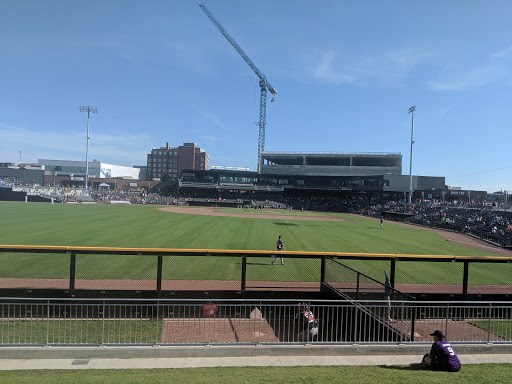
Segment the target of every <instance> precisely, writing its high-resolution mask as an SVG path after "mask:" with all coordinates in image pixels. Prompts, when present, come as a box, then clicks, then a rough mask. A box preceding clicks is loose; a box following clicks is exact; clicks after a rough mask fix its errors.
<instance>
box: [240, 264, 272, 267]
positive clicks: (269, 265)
mask: <svg viewBox="0 0 512 384" xmlns="http://www.w3.org/2000/svg"><path fill="white" fill-rule="evenodd" d="M237 264H242V263H237ZM247 265H266V266H268V267H271V266H272V264H269V263H247Z"/></svg>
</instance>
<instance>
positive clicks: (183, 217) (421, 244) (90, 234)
mask: <svg viewBox="0 0 512 384" xmlns="http://www.w3.org/2000/svg"><path fill="white" fill-rule="evenodd" d="M158 208H160V207H158V206H148V205H128V206H121V205H108V204H106V205H103V204H98V205H96V204H54V205H51V204H48V203H23V202H0V214H1V224H0V225H1V227H0V244H9V245H61V246H98V247H133V248H187V249H230V250H269V251H273V250H274V249H275V242H276V240H277V236H278V235H281V236H283V241H284V244H285V247H286V250H287V251H327V252H329V251H332V252H356V253H389V254H420V255H457V256H500V255H498V254H493V253H492V252H483V251H480V250H476V249H472V248H467V247H462V246H459V245H457V244H456V243H453V242H451V241H447V240H446V239H445V238H443V237H442V236H440V235H438V234H437V233H435V232H432V231H425V230H422V229H420V228H410V227H406V226H401V225H398V224H395V223H392V222H386V223H385V225H384V228H383V229H381V228H380V225H379V223H378V221H376V220H372V219H369V218H364V217H357V216H351V215H343V214H334V213H323V214H322V213H316V212H315V213H311V212H299V211H288V210H286V211H280V210H276V211H273V212H275V214H280V215H283V214H285V215H290V214H294V215H297V216H301V215H312V214H313V215H315V216H320V215H325V216H336V217H339V218H341V219H344V220H338V221H311V220H293V219H279V218H275V219H274V218H270V219H269V218H247V217H243V216H241V217H220V216H202V215H191V214H182V213H170V212H165V211H162V210H159V209H158ZM228 211H230V212H231V211H233V212H236V213H241V212H243V210H237V209H229V210H228ZM255 212H261V213H264V212H263V211H262V210H249V211H248V213H251V214H254V213H255ZM155 260H156V256H137V255H120V256H112V255H108V256H105V255H78V256H77V276H76V277H77V279H88V278H91V279H98V278H110V279H121V278H124V279H154V278H155V276H156V261H155ZM270 260H271V259H270V255H269V258H268V259H264V258H249V260H248V262H249V263H250V264H249V265H250V268H249V270H248V279H250V280H268V279H269V278H270V279H271V280H274V279H276V280H277V279H279V280H281V281H319V273H320V272H319V269H320V268H319V261H318V260H310V259H286V260H285V261H286V265H285V266H280V265H274V266H271V265H270ZM344 262H345V261H344ZM0 263H1V265H2V268H1V269H0V277H34V278H67V277H68V276H69V256H68V255H65V254H38V255H34V254H28V253H19V254H16V255H15V257H13V255H12V254H9V253H1V254H0ZM345 263H346V264H348V265H349V266H351V267H352V268H354V269H356V270H359V271H361V272H363V273H365V274H368V275H370V276H372V277H374V278H376V279H377V280H379V281H380V280H382V279H383V271H384V270H388V271H389V262H387V261H371V262H370V261H359V260H350V261H346V262H345ZM503 265H505V264H481V265H479V266H478V273H472V274H471V280H470V284H495V285H501V284H507V285H508V284H510V273H509V271H510V268H503ZM271 268H273V269H271ZM240 271H241V263H240V259H239V258H234V257H218V258H211V257H210V258H206V259H205V258H200V257H178V256H176V257H165V258H164V271H163V273H164V276H163V278H164V279H166V278H171V279H198V280H202V279H211V280H239V279H240V275H241V272H240ZM454 276H458V277H460V280H461V279H462V263H443V268H442V269H440V268H439V263H426V262H408V263H406V262H403V263H397V279H398V280H397V281H396V282H397V283H422V282H424V283H436V284H450V283H452V284H453V283H455V284H461V283H462V281H458V280H457V281H455V282H454V281H453V279H454ZM432 279H434V282H433V280H432Z"/></svg>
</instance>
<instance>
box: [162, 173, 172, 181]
mask: <svg viewBox="0 0 512 384" xmlns="http://www.w3.org/2000/svg"><path fill="white" fill-rule="evenodd" d="M161 180H162V181H171V180H172V176H171V174H170V173H166V174H164V175H163V176H162V179H161Z"/></svg>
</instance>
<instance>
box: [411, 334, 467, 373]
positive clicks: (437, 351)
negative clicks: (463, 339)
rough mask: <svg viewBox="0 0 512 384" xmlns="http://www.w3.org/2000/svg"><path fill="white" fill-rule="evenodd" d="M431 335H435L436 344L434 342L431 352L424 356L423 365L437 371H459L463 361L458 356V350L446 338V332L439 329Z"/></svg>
mask: <svg viewBox="0 0 512 384" xmlns="http://www.w3.org/2000/svg"><path fill="white" fill-rule="evenodd" d="M430 336H432V337H433V339H434V344H432V348H431V349H430V352H429V353H427V354H426V355H425V356H423V361H422V362H421V365H423V366H426V367H428V368H432V369H434V370H436V371H448V372H459V371H460V368H461V363H460V360H459V358H458V357H457V352H455V349H454V348H453V346H452V345H451V344H450V343H449V342H448V341H446V340H445V336H444V333H443V332H442V331H440V330H439V329H437V330H435V331H434V332H433V333H431V334H430Z"/></svg>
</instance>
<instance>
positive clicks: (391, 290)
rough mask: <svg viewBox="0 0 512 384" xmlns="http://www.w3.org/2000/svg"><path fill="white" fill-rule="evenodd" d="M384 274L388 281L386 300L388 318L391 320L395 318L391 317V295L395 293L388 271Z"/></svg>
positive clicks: (385, 290)
mask: <svg viewBox="0 0 512 384" xmlns="http://www.w3.org/2000/svg"><path fill="white" fill-rule="evenodd" d="M384 276H385V278H386V282H385V283H384V300H386V320H387V321H389V322H391V321H393V319H392V318H391V295H392V294H393V286H392V285H391V280H390V279H389V276H388V273H387V272H386V271H384Z"/></svg>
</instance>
